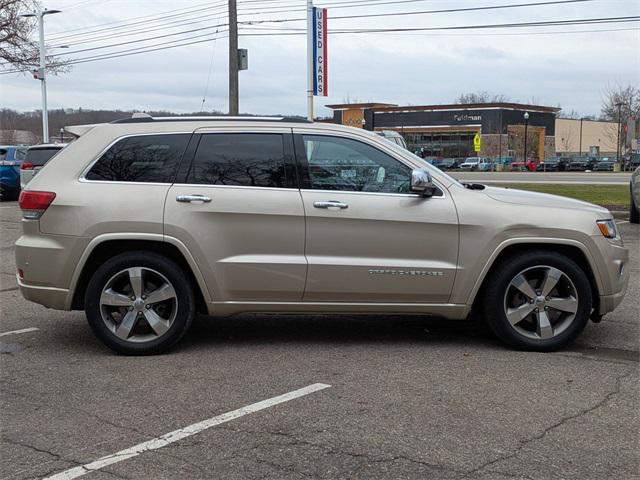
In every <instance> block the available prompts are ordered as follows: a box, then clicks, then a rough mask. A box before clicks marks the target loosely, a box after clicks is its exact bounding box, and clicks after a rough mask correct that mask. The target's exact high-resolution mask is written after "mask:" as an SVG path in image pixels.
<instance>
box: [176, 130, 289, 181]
mask: <svg viewBox="0 0 640 480" xmlns="http://www.w3.org/2000/svg"><path fill="white" fill-rule="evenodd" d="M186 183H193V184H205V185H236V186H246V187H276V188H285V187H287V169H286V168H285V155H284V138H283V135H282V134H278V133H208V134H203V135H202V138H201V140H200V143H199V145H198V149H197V151H196V154H195V157H194V159H193V163H192V165H191V168H190V170H189V172H188V174H187V179H186Z"/></svg>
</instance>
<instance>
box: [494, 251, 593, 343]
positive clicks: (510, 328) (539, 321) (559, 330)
mask: <svg viewBox="0 0 640 480" xmlns="http://www.w3.org/2000/svg"><path fill="white" fill-rule="evenodd" d="M492 277H493V278H491V279H489V283H488V286H487V287H486V289H485V292H486V296H485V299H484V311H485V313H486V315H487V323H488V324H489V326H490V327H491V329H492V330H493V332H494V333H495V334H496V335H497V336H498V337H499V338H500V339H501V340H503V341H505V342H506V343H508V344H510V345H512V346H513V347H516V348H519V349H524V350H535V351H552V350H557V349H559V348H562V347H564V346H565V345H567V344H568V343H570V342H572V341H573V340H574V339H575V338H576V337H577V336H578V335H579V334H580V332H582V330H583V329H584V327H585V326H586V324H587V322H588V320H589V315H590V313H591V306H592V293H591V286H590V284H589V280H588V278H587V276H586V274H585V273H584V271H583V270H582V269H581V268H580V267H579V266H578V265H577V264H576V263H575V262H574V261H573V260H571V259H570V258H568V257H566V256H564V255H561V254H559V253H556V252H545V251H534V252H528V253H525V254H521V255H514V256H512V257H510V258H508V259H507V260H505V261H504V262H503V263H502V264H500V265H499V266H498V267H497V268H496V269H495V270H494V271H493V273H492Z"/></svg>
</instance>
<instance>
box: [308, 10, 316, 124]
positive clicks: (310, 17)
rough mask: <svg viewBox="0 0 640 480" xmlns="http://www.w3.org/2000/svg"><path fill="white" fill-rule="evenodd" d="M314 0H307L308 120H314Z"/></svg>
mask: <svg viewBox="0 0 640 480" xmlns="http://www.w3.org/2000/svg"><path fill="white" fill-rule="evenodd" d="M312 32H313V0H307V120H309V121H310V122H313V75H314V71H313V33H312Z"/></svg>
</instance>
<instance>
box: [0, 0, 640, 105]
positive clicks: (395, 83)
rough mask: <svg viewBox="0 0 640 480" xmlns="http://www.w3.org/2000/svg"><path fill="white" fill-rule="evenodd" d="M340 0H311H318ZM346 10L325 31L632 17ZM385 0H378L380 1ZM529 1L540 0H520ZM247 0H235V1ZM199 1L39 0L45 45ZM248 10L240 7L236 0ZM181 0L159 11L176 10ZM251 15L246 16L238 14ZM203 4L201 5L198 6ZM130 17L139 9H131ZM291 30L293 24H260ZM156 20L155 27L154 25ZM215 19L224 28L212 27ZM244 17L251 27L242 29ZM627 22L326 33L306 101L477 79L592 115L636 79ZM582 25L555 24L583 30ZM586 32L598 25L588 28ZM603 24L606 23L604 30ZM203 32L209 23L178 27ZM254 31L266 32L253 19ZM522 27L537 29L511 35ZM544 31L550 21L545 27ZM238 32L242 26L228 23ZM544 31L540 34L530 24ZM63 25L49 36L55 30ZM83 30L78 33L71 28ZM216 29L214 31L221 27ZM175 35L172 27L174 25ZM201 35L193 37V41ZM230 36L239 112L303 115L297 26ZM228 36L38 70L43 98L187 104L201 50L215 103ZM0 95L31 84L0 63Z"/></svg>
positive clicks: (637, 47)
mask: <svg viewBox="0 0 640 480" xmlns="http://www.w3.org/2000/svg"><path fill="white" fill-rule="evenodd" d="M238 1H239V11H240V12H241V13H243V12H244V13H245V15H241V16H240V17H239V20H248V19H253V20H257V19H261V20H265V19H278V18H280V19H282V18H301V17H304V12H300V11H288V12H287V11H281V12H275V13H271V14H269V15H266V14H264V13H262V12H260V10H259V7H261V6H267V5H268V6H270V7H271V8H274V7H275V6H277V5H288V6H291V9H292V10H298V9H300V8H304V5H305V3H304V1H303V0H276V1H274V0H269V1H268V2H266V3H264V2H258V1H256V0H250V1H249V0H238ZM344 1H346V0H323V1H322V2H320V1H318V2H317V4H318V5H321V4H329V3H334V4H335V3H339V2H344ZM380 1H381V0H377V1H376V0H374V1H373V2H371V4H370V5H369V6H366V7H358V8H333V9H332V8H329V29H330V30H331V29H332V28H369V27H377V28H380V27H384V28H389V27H400V28H406V27H435V26H438V27H439V26H458V25H471V24H496V23H510V22H531V21H545V20H570V19H584V18H596V17H621V16H629V15H640V1H639V0H593V1H588V2H583V3H573V4H565V5H548V6H537V7H528V8H512V9H504V10H490V11H484V12H483V11H479V12H478V11H474V12H457V13H438V14H423V15H412V16H390V17H385V18H377V17H374V18H352V19H341V20H338V19H335V20H332V18H331V17H332V16H339V15H340V16H342V15H358V14H370V13H390V12H407V11H418V10H437V9H445V8H457V7H476V6H487V5H506V4H510V3H526V2H527V0H513V1H510V0H423V1H413V2H406V3H401V4H392V5H388V4H387V5H377V6H375V3H378V2H380ZM383 1H384V0H383ZM530 1H532V2H539V1H542V0H530ZM242 2H247V3H242ZM221 3H222V2H221V1H220V0H212V1H210V2H209V3H208V4H206V3H205V2H204V0H179V1H178V0H84V1H82V0H47V1H46V2H44V6H45V7H47V8H49V9H53V8H55V9H60V10H63V12H62V13H59V14H56V15H50V16H47V17H46V32H47V39H48V40H47V43H48V44H50V45H55V44H58V45H60V44H63V43H66V44H68V45H69V48H67V49H57V50H55V51H54V52H56V53H60V52H73V51H76V50H80V49H84V48H94V47H97V46H103V45H109V44H113V43H120V42H126V41H132V40H136V39H140V38H145V37H151V36H157V35H163V34H167V33H173V32H178V31H181V30H187V29H194V28H202V27H208V26H211V25H216V24H219V23H226V21H225V18H224V17H222V18H216V16H215V15H213V14H214V13H216V12H218V13H219V14H220V15H224V14H225V12H224V11H223V10H220V8H218V9H216V8H215V7H212V10H210V11H201V12H199V13H193V14H190V15H188V16H172V17H171V18H167V19H165V20H163V22H167V21H174V22H177V21H178V20H180V19H184V21H185V22H187V21H189V22H190V23H189V24H188V25H182V24H179V23H174V24H173V25H174V28H170V26H168V25H166V24H163V23H160V22H157V21H156V23H141V24H139V25H138V28H139V29H140V30H142V29H151V28H158V29H159V30H156V31H153V32H148V33H141V34H139V36H137V37H136V36H131V33H130V32H131V31H132V30H133V28H134V27H132V26H129V27H128V28H127V29H122V30H103V31H101V32H99V33H94V34H92V35H93V36H98V35H100V36H104V35H114V34H115V33H119V32H124V31H127V32H129V34H128V35H127V36H120V37H112V38H108V39H103V40H102V41H101V42H97V43H96V42H95V40H92V42H88V43H82V44H81V43H78V42H80V41H85V40H91V38H93V37H91V38H89V37H87V36H86V35H87V34H86V31H87V30H94V29H97V28H101V29H105V28H108V27H110V26H118V24H116V23H113V24H111V25H107V26H99V25H102V24H105V23H110V22H120V21H141V20H140V19H134V20H131V19H133V18H134V17H141V16H149V15H154V14H162V13H163V12H167V11H172V10H175V9H186V8H188V7H191V8H193V9H196V8H203V5H204V6H208V5H209V4H210V5H213V6H215V5H220V4H221ZM248 8H251V9H253V10H247V9H248ZM177 13H180V12H173V13H168V14H167V15H175V14H177ZM248 13H251V15H246V14H248ZM202 14H208V15H209V16H208V17H204V18H202V17H200V15H202ZM142 20H145V19H144V18H143V19H142ZM285 25H286V26H287V27H288V28H304V27H305V23H304V22H287V23H280V24H263V25H262V26H266V27H268V28H274V27H275V26H285ZM160 28H161V29H160ZM223 28H224V27H223ZM253 28H255V27H253ZM638 28H640V24H639V23H617V24H604V25H590V26H585V25H579V26H553V27H544V28H537V29H535V30H534V29H530V28H527V29H509V30H504V29H502V30H489V31H488V30H464V31H453V32H449V33H447V32H442V31H438V32H431V33H428V34H427V33H403V34H397V33H375V34H366V35H365V34H344V35H331V36H330V38H329V93H330V95H329V96H328V97H316V108H317V113H318V114H320V115H328V114H329V110H328V109H326V108H324V107H323V106H324V105H326V104H331V103H342V102H344V101H346V100H347V99H350V100H351V101H356V100H357V101H377V102H388V103H397V104H401V105H402V104H414V105H420V104H438V103H450V102H452V101H453V100H455V98H456V97H457V96H458V95H459V94H461V93H465V92H473V91H478V90H486V91H489V92H491V93H495V94H504V95H506V96H508V97H510V98H511V99H512V100H514V101H521V102H527V103H530V102H536V103H539V104H542V105H551V106H556V105H561V106H562V107H563V108H564V109H565V110H576V111H577V112H579V113H581V114H591V113H596V114H597V113H598V112H599V111H600V105H601V101H602V95H603V91H604V90H605V89H606V87H607V85H608V84H610V85H615V84H621V85H628V84H634V85H640V33H639V32H640V30H638ZM585 30H589V32H583V33H559V32H575V31H585ZM593 30H607V31H606V32H600V33H597V32H593ZM612 30H615V31H612ZM212 32H215V27H214V28H212V29H209V30H200V31H198V32H194V33H190V34H188V35H187V36H191V35H198V34H199V35H202V34H204V33H212ZM261 32H263V33H264V32H265V30H262V31H261ZM524 32H535V33H536V34H531V33H527V34H523V33H524ZM548 32H555V33H553V34H549V33H548ZM241 33H242V31H241ZM542 33H544V34H542ZM65 34H66V35H71V34H74V35H76V36H74V37H67V38H63V39H61V38H59V37H60V36H61V35H65ZM82 35H84V36H82ZM225 35H226V34H224V33H220V34H219V36H221V37H224V36H225ZM175 38H176V37H167V38H164V39H156V40H152V41H148V42H147V43H137V44H133V45H132V44H127V45H123V46H119V47H111V48H108V49H101V50H93V51H88V52H80V53H76V54H73V55H70V57H71V58H82V57H87V56H90V55H96V54H102V53H105V52H110V51H121V50H124V49H129V48H132V47H138V46H143V45H153V44H156V43H159V42H164V41H168V40H174V39H175ZM178 38H179V37H178ZM201 38H202V37H200V38H199V39H201ZM239 46H240V48H247V49H248V50H249V70H248V71H243V72H240V110H241V111H242V112H249V113H256V114H278V113H282V114H305V111H306V73H305V72H306V70H305V69H306V40H305V37H304V36H302V35H300V36H260V37H252V36H242V37H240V41H239ZM227 48H228V46H227V39H226V38H221V39H219V40H216V41H215V42H209V43H201V44H196V45H190V46H184V47H180V48H175V49H170V50H164V51H158V52H153V53H145V54H141V55H133V56H126V57H120V58H114V59H109V60H101V61H96V62H90V63H83V64H78V65H74V67H73V69H72V70H71V72H69V73H65V74H62V75H60V76H57V77H50V78H49V80H48V93H49V108H77V107H83V108H96V109H100V108H105V109H107V108H108V109H112V108H119V109H133V108H135V109H139V110H172V111H178V112H192V111H200V109H201V104H202V98H203V94H204V92H205V88H206V85H207V77H208V72H209V67H210V65H211V59H212V58H213V63H212V69H211V77H210V80H209V86H208V92H207V95H206V101H205V105H204V108H205V109H206V110H210V109H217V110H221V111H226V110H227V109H228V104H227V85H228V74H227V65H226V64H227V60H228V53H227ZM0 82H1V93H0V97H1V98H0V104H1V105H2V106H3V107H8V108H15V109H18V110H33V109H38V108H40V105H41V103H40V102H41V97H40V83H39V82H38V81H36V80H33V79H32V78H31V76H30V75H20V74H11V75H1V76H0Z"/></svg>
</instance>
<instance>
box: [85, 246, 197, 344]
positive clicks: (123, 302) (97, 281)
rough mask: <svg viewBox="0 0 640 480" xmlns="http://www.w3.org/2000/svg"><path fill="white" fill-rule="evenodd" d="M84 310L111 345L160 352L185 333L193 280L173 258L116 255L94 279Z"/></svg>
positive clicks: (191, 306)
mask: <svg viewBox="0 0 640 480" xmlns="http://www.w3.org/2000/svg"><path fill="white" fill-rule="evenodd" d="M85 313H86V315H87V320H88V321H89V325H90V326H91V328H92V330H93V331H94V333H95V334H96V335H97V336H98V338H99V339H100V340H102V342H103V343H104V344H105V345H107V346H108V347H109V348H111V349H113V350H115V351H117V352H120V353H124V354H129V355H148V354H155V353H161V352H163V351H165V350H166V349H168V348H169V347H171V346H172V345H173V344H175V343H176V342H177V341H178V340H180V338H182V336H183V335H184V334H185V333H186V331H187V329H188V328H189V326H190V325H191V322H192V320H193V317H194V315H195V300H194V294H193V291H192V286H191V282H190V281H189V279H188V278H187V277H186V275H185V273H184V272H183V271H182V269H181V268H180V267H179V266H178V265H177V264H175V263H174V262H173V261H171V260H170V259H168V258H166V257H164V256H162V255H157V254H154V253H148V252H129V253H123V254H120V255H117V256H115V257H113V258H111V259H110V260H108V261H107V262H105V263H104V264H103V265H102V266H100V267H99V268H98V269H97V270H96V272H95V273H94V274H93V276H92V277H91V280H90V281H89V285H88V286H87V292H86V295H85Z"/></svg>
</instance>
